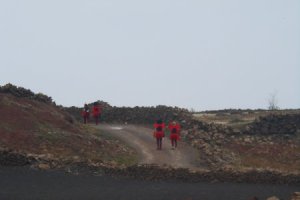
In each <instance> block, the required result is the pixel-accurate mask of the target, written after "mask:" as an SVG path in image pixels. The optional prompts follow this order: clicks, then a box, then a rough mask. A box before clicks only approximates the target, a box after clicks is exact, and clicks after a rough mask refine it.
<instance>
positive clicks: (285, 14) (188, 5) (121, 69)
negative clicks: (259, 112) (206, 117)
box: [0, 0, 300, 110]
mask: <svg viewBox="0 0 300 200" xmlns="http://www.w3.org/2000/svg"><path fill="white" fill-rule="evenodd" d="M8 82H10V83H12V84H15V85H17V86H22V87H25V88H29V89H31V90H32V91H34V92H42V93H45V94H47V95H49V96H52V98H53V99H54V100H55V101H56V103H58V104H62V105H64V106H72V105H75V106H82V105H83V104H84V103H85V102H92V101H95V100H98V99H99V100H104V101H107V102H109V103H110V104H112V105H116V106H155V105H169V106H180V107H184V108H194V109H196V110H211V109H224V108H267V107H268V99H269V97H270V95H271V94H275V93H276V94H277V97H276V98H277V100H278V106H279V107H281V108H300V1H299V0H251V1H241V0H226V1H225V0H151V1H142V0H126V1H124V0H80V1H79V0H51V1H50V0H49V1H41V0H36V1H32V0H26V1H24V0H19V1H16V0H9V1H6V0H0V85H4V84H6V83H8Z"/></svg>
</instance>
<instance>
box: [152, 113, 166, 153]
mask: <svg viewBox="0 0 300 200" xmlns="http://www.w3.org/2000/svg"><path fill="white" fill-rule="evenodd" d="M154 129H155V130H154V136H155V138H156V144H157V150H161V149H162V139H163V137H165V133H164V129H165V123H164V122H163V121H162V120H161V119H158V120H157V121H156V122H155V124H154Z"/></svg>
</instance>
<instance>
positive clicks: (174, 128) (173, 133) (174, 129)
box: [168, 121, 181, 149]
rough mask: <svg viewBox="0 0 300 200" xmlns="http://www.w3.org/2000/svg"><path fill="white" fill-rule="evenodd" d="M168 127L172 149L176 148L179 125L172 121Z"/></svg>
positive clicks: (178, 137)
mask: <svg viewBox="0 0 300 200" xmlns="http://www.w3.org/2000/svg"><path fill="white" fill-rule="evenodd" d="M168 129H169V130H170V140H171V144H172V149H174V148H177V141H178V140H179V139H180V129H181V127H180V125H179V124H178V123H177V122H175V121H173V122H171V123H170V124H169V126H168Z"/></svg>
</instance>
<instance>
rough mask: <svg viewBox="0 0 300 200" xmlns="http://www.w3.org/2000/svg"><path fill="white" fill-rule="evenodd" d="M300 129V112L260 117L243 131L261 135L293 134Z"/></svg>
mask: <svg viewBox="0 0 300 200" xmlns="http://www.w3.org/2000/svg"><path fill="white" fill-rule="evenodd" d="M299 131H300V114H280V115H268V116H265V117H260V118H259V119H258V120H256V121H255V122H253V123H252V124H250V125H249V126H247V127H246V128H245V129H244V130H243V131H242V132H243V133H245V134H260V135H274V134H276V135H292V134H296V133H297V132H299Z"/></svg>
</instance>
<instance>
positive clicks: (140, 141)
mask: <svg viewBox="0 0 300 200" xmlns="http://www.w3.org/2000/svg"><path fill="white" fill-rule="evenodd" d="M95 127H96V128H98V129H99V130H100V131H103V132H105V133H108V134H111V135H112V136H114V137H116V138H118V139H120V140H122V141H123V142H125V143H126V144H128V145H129V146H131V147H132V148H134V149H135V150H136V151H137V152H138V154H139V164H157V165H161V166H163V165H167V166H172V167H174V168H189V169H198V168H199V167H200V166H198V165H197V158H198V157H199V156H198V152H197V151H196V150H195V149H193V148H192V147H190V146H189V145H188V144H186V143H185V142H181V141H179V143H178V148H177V149H175V150H172V148H171V142H170V140H169V139H168V138H164V139H163V147H162V150H156V140H155V138H154V137H153V130H152V129H150V128H146V127H143V126H139V125H113V124H101V125H99V126H95Z"/></svg>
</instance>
